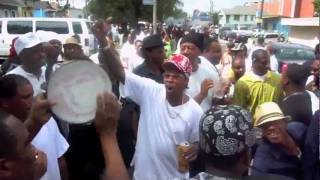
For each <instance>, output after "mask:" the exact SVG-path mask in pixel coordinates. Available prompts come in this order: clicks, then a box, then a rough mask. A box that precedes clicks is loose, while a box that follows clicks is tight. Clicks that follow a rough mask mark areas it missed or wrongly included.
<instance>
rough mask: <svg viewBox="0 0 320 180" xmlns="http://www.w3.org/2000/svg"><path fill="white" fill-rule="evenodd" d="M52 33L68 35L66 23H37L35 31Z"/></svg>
mask: <svg viewBox="0 0 320 180" xmlns="http://www.w3.org/2000/svg"><path fill="white" fill-rule="evenodd" d="M38 30H43V31H53V32H56V33H58V34H68V33H69V29H68V23H67V22H64V21H37V22H36V31H38Z"/></svg>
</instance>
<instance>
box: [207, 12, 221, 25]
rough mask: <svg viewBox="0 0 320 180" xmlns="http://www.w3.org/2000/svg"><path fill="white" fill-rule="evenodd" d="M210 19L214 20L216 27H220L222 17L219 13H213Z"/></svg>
mask: <svg viewBox="0 0 320 180" xmlns="http://www.w3.org/2000/svg"><path fill="white" fill-rule="evenodd" d="M209 15H210V17H211V18H212V23H213V24H214V25H219V20H220V16H219V12H217V11H216V12H213V13H209Z"/></svg>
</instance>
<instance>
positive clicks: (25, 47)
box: [7, 33, 46, 96]
mask: <svg viewBox="0 0 320 180" xmlns="http://www.w3.org/2000/svg"><path fill="white" fill-rule="evenodd" d="M14 48H15V50H16V52H17V55H18V56H19V58H20V60H21V65H20V66H18V67H16V68H15V69H13V70H11V71H9V72H8V73H7V74H18V75H21V76H23V77H25V78H27V79H28V80H29V81H30V83H31V84H32V87H33V90H34V95H35V96H36V95H38V94H39V93H41V85H42V84H44V83H45V71H44V70H42V68H41V67H42V66H43V65H44V63H45V57H46V55H45V50H44V47H43V45H42V42H41V41H40V39H39V37H38V36H37V35H36V34H34V33H27V34H24V35H22V36H20V37H19V38H18V39H17V41H16V43H15V44H14Z"/></svg>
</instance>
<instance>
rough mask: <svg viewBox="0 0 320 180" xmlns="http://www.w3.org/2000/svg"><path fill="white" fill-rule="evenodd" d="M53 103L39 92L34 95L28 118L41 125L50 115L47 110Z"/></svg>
mask: <svg viewBox="0 0 320 180" xmlns="http://www.w3.org/2000/svg"><path fill="white" fill-rule="evenodd" d="M54 104H55V103H53V102H51V101H49V100H47V99H46V98H45V97H44V95H43V94H39V95H38V96H36V97H35V100H34V102H33V104H32V107H31V111H30V114H29V119H30V120H31V121H33V122H34V123H36V124H39V125H41V126H42V125H44V124H45V123H47V122H48V121H49V119H50V117H51V113H50V111H49V110H50V108H51V107H52V106H53V105H54Z"/></svg>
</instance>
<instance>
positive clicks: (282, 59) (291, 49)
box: [271, 42, 315, 72]
mask: <svg viewBox="0 0 320 180" xmlns="http://www.w3.org/2000/svg"><path fill="white" fill-rule="evenodd" d="M271 47H272V49H273V50H274V52H275V56H276V58H277V60H278V63H279V72H281V69H282V66H283V65H285V64H291V63H297V64H303V63H305V62H307V61H313V60H314V59H315V55H314V49H313V48H312V47H309V46H305V45H302V44H297V43H281V42H276V43H271Z"/></svg>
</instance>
